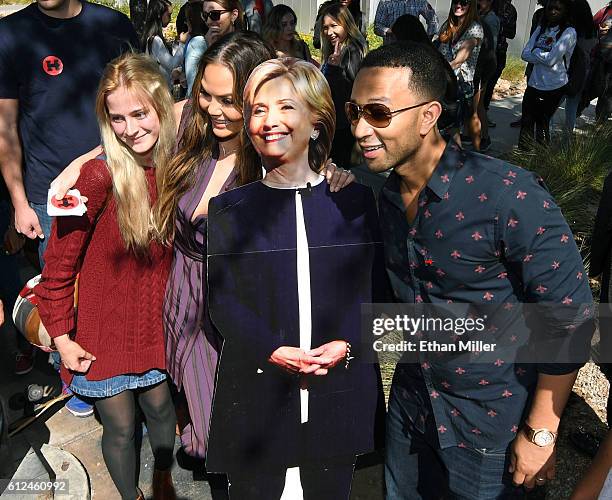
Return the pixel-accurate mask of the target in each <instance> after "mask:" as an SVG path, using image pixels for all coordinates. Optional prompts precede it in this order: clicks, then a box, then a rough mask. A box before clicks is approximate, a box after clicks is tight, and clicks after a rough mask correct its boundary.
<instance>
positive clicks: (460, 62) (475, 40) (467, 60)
mask: <svg viewBox="0 0 612 500" xmlns="http://www.w3.org/2000/svg"><path fill="white" fill-rule="evenodd" d="M483 38H484V30H483V27H482V25H481V24H480V22H478V5H477V3H476V0H453V2H452V3H451V7H450V12H449V13H448V19H447V20H446V21H445V23H444V24H443V25H442V28H440V35H439V37H438V40H439V42H440V45H439V50H440V52H441V53H442V55H443V56H444V57H445V58H446V60H447V61H448V62H449V63H450V65H451V68H453V69H454V70H455V74H456V75H457V82H458V85H457V122H456V124H455V128H454V130H453V131H452V132H453V135H454V138H455V140H456V141H457V142H459V143H460V142H461V141H460V131H461V128H462V127H463V124H464V122H466V119H467V122H466V123H465V124H466V128H467V133H468V135H469V136H470V138H471V139H472V142H473V143H475V147H476V149H478V148H479V145H480V120H479V119H478V115H477V114H475V113H472V109H473V105H474V92H475V89H474V75H475V74H476V64H477V62H478V55H479V54H480V44H481V42H482V40H483Z"/></svg>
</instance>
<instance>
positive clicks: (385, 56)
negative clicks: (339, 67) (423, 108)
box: [359, 41, 447, 101]
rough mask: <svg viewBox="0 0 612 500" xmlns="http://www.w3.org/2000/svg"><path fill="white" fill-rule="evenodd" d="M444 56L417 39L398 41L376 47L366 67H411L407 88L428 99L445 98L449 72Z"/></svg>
mask: <svg viewBox="0 0 612 500" xmlns="http://www.w3.org/2000/svg"><path fill="white" fill-rule="evenodd" d="M444 64H445V62H444V59H443V56H442V55H441V54H440V53H439V52H438V51H437V50H436V49H435V48H434V47H432V46H430V45H426V44H423V43H417V42H407V41H401V42H395V43H390V44H388V45H383V46H382V47H380V48H378V49H376V50H373V51H372V52H370V53H369V54H368V55H367V56H365V58H364V59H363V61H362V63H361V66H360V68H359V69H360V70H362V69H364V68H408V69H410V70H411V75H410V80H409V81H408V88H409V89H410V90H413V91H415V92H416V93H418V94H419V95H421V96H422V97H423V98H425V99H429V100H438V101H441V100H443V99H444V97H445V95H446V91H447V75H446V68H445V67H444Z"/></svg>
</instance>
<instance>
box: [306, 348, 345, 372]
mask: <svg viewBox="0 0 612 500" xmlns="http://www.w3.org/2000/svg"><path fill="white" fill-rule="evenodd" d="M346 350H347V344H346V342H345V341H344V340H332V341H331V342H328V343H327V344H323V345H322V346H319V347H317V348H315V349H311V350H310V351H308V352H306V355H307V356H309V357H311V358H312V362H313V363H314V364H318V365H320V367H321V368H323V369H325V370H329V369H330V368H333V367H334V366H336V365H337V364H338V363H340V362H341V361H342V360H343V359H344V358H345V357H346ZM315 374H316V373H315Z"/></svg>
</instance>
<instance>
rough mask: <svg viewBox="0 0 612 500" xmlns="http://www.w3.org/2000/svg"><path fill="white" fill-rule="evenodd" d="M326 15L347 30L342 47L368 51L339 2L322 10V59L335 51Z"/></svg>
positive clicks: (362, 53)
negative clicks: (325, 31)
mask: <svg viewBox="0 0 612 500" xmlns="http://www.w3.org/2000/svg"><path fill="white" fill-rule="evenodd" d="M474 1H475V0H474ZM325 16H329V17H331V18H333V19H335V20H336V22H337V23H338V24H339V25H340V26H342V27H343V28H344V31H345V32H346V39H345V40H344V42H343V43H342V47H346V46H347V45H354V46H355V47H357V48H358V49H359V52H360V53H361V56H362V57H363V56H365V55H366V52H367V51H368V43H367V41H366V39H365V38H364V37H363V35H362V34H361V31H359V28H358V27H357V25H356V24H355V20H354V19H353V15H352V14H351V12H350V11H349V10H348V9H347V8H346V7H343V6H342V5H341V4H339V3H334V4H331V5H328V6H327V7H325V8H324V9H323V10H322V11H321V61H322V62H325V61H327V59H328V58H329V56H330V55H331V53H332V52H333V51H334V48H333V47H332V44H331V43H330V41H329V39H328V38H327V37H326V36H325V35H324V34H323V19H324V18H325Z"/></svg>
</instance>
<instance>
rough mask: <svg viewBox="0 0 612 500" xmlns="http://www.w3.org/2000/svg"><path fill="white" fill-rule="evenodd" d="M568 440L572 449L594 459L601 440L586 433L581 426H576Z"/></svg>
mask: <svg viewBox="0 0 612 500" xmlns="http://www.w3.org/2000/svg"><path fill="white" fill-rule="evenodd" d="M569 438H570V441H571V442H572V444H573V445H574V447H576V448H577V449H579V450H580V451H582V452H584V453H586V454H587V455H589V456H590V457H594V456H595V455H596V454H597V450H599V445H600V444H601V442H602V439H601V438H599V437H597V436H595V435H594V434H591V433H590V432H587V431H586V430H585V429H584V427H582V426H578V429H576V430H575V431H574V432H572V433H571V434H570V436H569Z"/></svg>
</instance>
